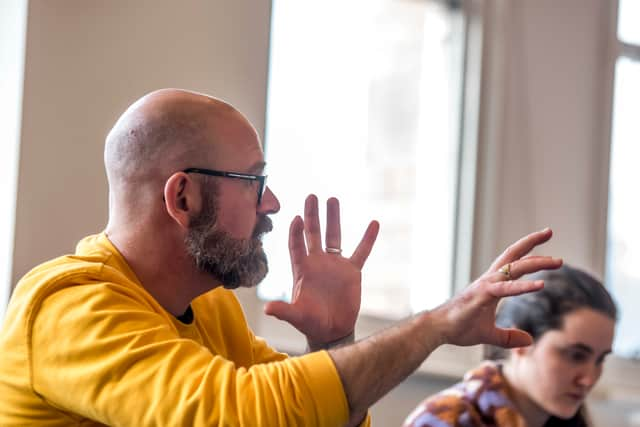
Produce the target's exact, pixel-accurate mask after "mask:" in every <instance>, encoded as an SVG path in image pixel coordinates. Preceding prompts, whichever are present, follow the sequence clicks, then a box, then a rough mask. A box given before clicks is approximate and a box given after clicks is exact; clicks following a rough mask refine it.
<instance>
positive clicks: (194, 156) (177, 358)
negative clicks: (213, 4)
mask: <svg viewBox="0 0 640 427" xmlns="http://www.w3.org/2000/svg"><path fill="white" fill-rule="evenodd" d="M104 160H105V166H106V170H107V177H108V181H109V222H108V224H107V227H106V229H105V230H104V231H103V232H102V233H100V234H97V235H94V236H89V237H87V238H85V239H83V240H82V241H80V243H79V244H78V246H77V248H76V253H75V254H74V255H69V256H63V257H60V258H57V259H54V260H52V261H49V262H47V263H44V264H42V265H40V266H38V267H36V268H35V269H33V270H32V271H31V272H29V273H28V274H27V275H26V276H25V277H24V278H23V279H22V280H21V281H20V282H19V284H18V285H17V287H16V289H15V291H14V294H13V296H12V298H11V302H10V304H9V308H8V312H7V315H6V318H5V322H4V325H3V328H2V332H1V335H0V396H2V399H0V425H2V426H24V425H30V426H33V425H36V426H40V425H41V426H68V425H78V426H80V425H82V426H92V425H111V426H213V425H215V426H220V425H247V426H285V425H301V426H342V425H357V424H360V423H364V424H368V423H369V419H368V417H367V416H366V414H367V410H368V408H369V407H370V406H371V405H372V404H373V403H375V402H376V401H377V400H378V399H380V398H381V397H382V396H384V395H385V394H386V393H387V392H388V391H389V390H391V389H392V388H393V387H395V386H396V385H397V384H399V383H400V382H401V381H402V380H403V379H404V378H406V377H407V376H408V375H409V374H410V373H411V372H413V370H415V369H416V368H417V367H418V366H419V365H420V363H421V362H422V361H423V360H424V359H425V358H427V356H428V355H429V354H430V353H431V352H432V351H433V350H434V349H435V348H437V347H438V346H439V345H441V344H443V343H451V344H457V345H472V344H477V343H489V344H494V345H502V346H507V347H514V346H521V345H527V344H529V343H530V342H531V337H530V336H528V335H527V334H526V333H524V332H522V331H518V330H513V329H499V328H496V327H495V307H496V304H497V303H498V301H499V299H500V298H501V297H504V296H508V295H516V294H520V293H523V292H530V291H534V290H537V289H540V287H541V286H542V283H541V282H531V281H518V280H517V279H518V278H519V277H520V276H522V275H523V274H526V273H531V272H534V271H538V270H540V269H549V268H557V267H559V266H560V265H561V263H562V261H561V260H559V259H554V258H550V257H542V256H535V257H525V255H526V254H527V253H528V252H529V251H531V250H532V249H533V248H534V247H535V246H537V245H539V244H541V243H543V242H545V241H547V240H548V239H549V238H550V237H551V231H550V230H543V231H540V232H537V233H533V234H531V235H529V236H527V237H525V238H523V239H521V240H519V241H518V242H516V243H515V244H513V245H512V246H511V247H510V248H509V249H507V250H506V251H505V252H504V253H503V254H502V255H501V256H500V257H498V259H497V260H496V261H495V262H494V263H493V265H492V266H491V267H490V268H489V270H488V271H487V273H485V274H484V275H483V276H481V277H480V278H479V279H478V280H477V281H476V282H474V283H473V284H472V285H471V286H469V287H468V288H467V290H465V291H464V292H463V293H462V294H460V295H459V296H457V297H456V298H454V299H452V300H451V301H449V302H448V303H446V304H444V305H442V306H441V307H439V308H437V309H435V310H432V311H429V312H423V313H419V314H417V315H416V316H414V317H412V318H410V319H407V320H406V321H404V322H401V323H399V324H398V325H397V326H395V327H393V328H391V329H389V330H387V331H384V332H381V333H379V334H377V335H374V336H372V337H369V338H366V339H364V340H361V341H359V342H355V343H354V342H353V329H354V325H355V321H356V318H357V315H358V311H359V307H360V279H361V274H360V272H361V269H362V267H363V265H364V263H365V261H366V259H367V257H368V255H369V253H370V251H371V249H372V247H373V244H374V241H375V239H376V235H377V232H378V224H377V223H376V222H372V223H371V224H369V226H368V227H367V229H366V230H365V232H364V236H363V238H362V240H361V242H360V243H359V245H358V247H357V248H356V250H355V251H354V253H353V254H352V255H351V256H350V257H347V256H343V255H342V254H341V250H340V243H341V242H340V221H339V207H338V201H337V200H335V199H330V200H329V201H328V202H327V230H326V234H325V238H324V243H325V245H324V248H323V242H322V236H321V232H320V225H319V219H318V202H317V200H316V198H315V197H314V196H310V197H309V198H307V201H306V203H305V208H304V218H301V217H296V218H294V219H293V221H292V223H291V228H290V237H289V249H290V255H291V263H292V270H293V278H294V285H293V286H294V292H293V301H292V302H291V303H284V302H272V303H268V304H267V305H266V307H265V311H266V312H267V314H270V315H274V316H276V317H278V318H279V319H282V320H284V321H287V322H289V323H291V324H292V325H293V326H295V327H296V328H297V329H298V330H300V331H301V332H302V333H303V334H304V335H305V336H306V337H307V343H308V347H309V353H307V354H305V355H303V356H299V357H291V358H289V357H287V356H286V355H285V354H282V353H279V352H277V351H275V350H273V349H272V348H270V347H269V346H268V345H267V344H266V343H265V342H264V341H263V340H262V339H260V338H258V337H256V336H254V334H253V333H252V332H251V330H250V329H249V327H248V326H247V323H246V320H245V318H244V315H243V313H242V310H241V308H240V306H239V304H238V301H237V300H236V298H235V296H234V294H233V292H232V291H231V289H235V288H238V287H253V286H255V285H256V284H258V283H259V282H260V281H261V280H262V279H263V278H264V276H265V274H266V273H267V259H266V256H265V254H264V252H263V249H262V243H261V236H262V235H263V234H264V233H266V232H268V231H270V230H271V221H270V219H269V215H271V214H274V213H276V212H278V210H279V207H280V205H279V202H278V199H277V198H276V196H275V195H274V193H273V192H272V191H271V190H270V189H269V188H268V187H267V186H266V184H265V179H266V176H264V175H263V170H264V167H265V163H264V155H263V151H262V147H261V144H260V141H259V138H258V135H257V133H256V131H255V129H254V128H253V127H252V126H251V124H250V123H249V122H248V121H247V119H246V118H245V117H244V116H243V115H242V114H241V113H240V112H238V111H237V110H236V109H234V108H233V107H232V106H230V105H229V104H227V103H225V102H223V101H220V100H217V99H214V98H211V97H209V96H205V95H202V94H197V93H193V92H187V91H182V90H175V89H165V90H160V91H156V92H153V93H151V94H148V95H146V96H145V97H143V98H142V99H140V100H138V101H137V102H135V103H134V104H133V105H132V106H131V107H130V108H129V109H128V110H127V111H126V112H125V113H124V114H123V115H122V117H120V119H119V120H118V122H117V123H116V124H115V126H114V128H113V129H112V130H111V132H110V133H109V135H108V137H107V141H106V147H105V158H104ZM428 285H429V284H428V283H426V284H425V286H428Z"/></svg>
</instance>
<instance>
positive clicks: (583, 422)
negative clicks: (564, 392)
mask: <svg viewBox="0 0 640 427" xmlns="http://www.w3.org/2000/svg"><path fill="white" fill-rule="evenodd" d="M526 279H532V280H544V289H542V290H540V291H538V292H533V293H529V294H523V295H518V296H515V297H510V298H505V299H504V300H503V301H502V302H501V303H500V305H499V306H498V312H497V314H496V324H497V325H498V326H500V327H503V328H510V327H515V328H519V329H522V330H523V331H526V332H528V333H529V334H531V336H532V337H533V340H534V342H535V341H537V340H538V339H539V338H540V337H541V336H542V335H543V334H544V333H545V332H547V331H550V330H557V329H562V325H563V320H564V316H565V315H567V314H569V313H571V312H573V311H576V310H579V309H581V308H589V309H592V310H595V311H598V312H600V313H602V314H604V315H605V316H608V317H609V318H611V319H613V320H614V321H615V320H617V317H618V310H617V308H616V304H615V302H614V301H613V299H612V298H611V295H609V292H607V290H606V289H605V287H604V286H603V285H602V283H601V282H600V281H599V280H597V279H596V278H594V277H593V276H591V275H590V274H588V273H586V272H584V271H582V270H578V269H575V268H572V267H570V266H568V265H563V266H562V267H561V268H559V269H558V270H551V271H543V272H540V273H537V274H533V275H530V276H528V277H526ZM506 355H507V353H506V352H505V350H504V349H502V348H498V347H492V346H490V347H489V348H488V349H487V351H486V354H485V356H486V358H488V359H502V358H504V357H505V356H506ZM587 418H588V417H587V416H586V412H585V409H584V407H582V408H580V410H579V411H578V412H577V413H576V415H574V416H573V417H572V418H571V419H569V420H562V419H559V418H556V417H551V418H550V419H549V420H548V421H547V423H546V424H545V427H552V426H553V427H555V426H567V427H568V426H571V427H581V426H587V425H588V421H587Z"/></svg>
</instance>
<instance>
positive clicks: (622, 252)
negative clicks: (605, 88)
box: [606, 0, 640, 358]
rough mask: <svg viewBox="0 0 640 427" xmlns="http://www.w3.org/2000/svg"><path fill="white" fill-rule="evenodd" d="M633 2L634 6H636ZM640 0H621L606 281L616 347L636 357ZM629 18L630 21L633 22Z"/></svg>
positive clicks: (639, 349)
mask: <svg viewBox="0 0 640 427" xmlns="http://www.w3.org/2000/svg"><path fill="white" fill-rule="evenodd" d="M634 8H635V9H634ZM638 16H640V2H638V1H637V0H631V1H629V0H627V1H625V0H621V1H620V6H619V22H618V37H619V40H620V46H619V52H620V56H619V57H618V61H617V64H616V70H615V90H614V103H613V126H612V146H611V163H610V172H609V174H610V179H609V216H608V233H607V235H608V237H607V264H606V270H607V272H606V282H607V284H608V286H609V287H610V288H611V290H612V291H613V294H614V297H615V299H616V301H617V302H618V306H619V308H620V312H621V313H620V314H621V316H620V322H619V324H618V328H617V330H616V342H615V344H614V348H615V351H616V353H618V354H620V355H622V356H625V357H636V358H638V357H640V334H638V330H637V329H638V325H640V311H639V310H638V308H637V302H638V301H640V221H639V220H638V219H639V218H640V200H639V199H638V193H637V188H638V181H640V172H639V170H640V169H639V168H638V163H639V162H640V128H639V127H638V117H637V116H638V111H640V31H639V30H638V28H639V27H638V25H637V18H638ZM632 21H633V24H632Z"/></svg>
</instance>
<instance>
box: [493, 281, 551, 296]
mask: <svg viewBox="0 0 640 427" xmlns="http://www.w3.org/2000/svg"><path fill="white" fill-rule="evenodd" d="M489 286H490V288H489V293H490V294H491V295H492V296H493V297H496V298H504V297H511V296H514V295H520V294H526V293H527V292H535V291H539V290H540V289H542V288H544V281H542V280H509V281H507V282H496V283H491V284H490V285H489Z"/></svg>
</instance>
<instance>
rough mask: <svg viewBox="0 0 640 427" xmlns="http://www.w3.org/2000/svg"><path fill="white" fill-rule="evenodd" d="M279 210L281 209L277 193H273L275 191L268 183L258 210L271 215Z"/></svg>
mask: <svg viewBox="0 0 640 427" xmlns="http://www.w3.org/2000/svg"><path fill="white" fill-rule="evenodd" d="M279 210H280V202H279V201H278V198H277V197H276V195H275V194H273V191H271V188H269V186H268V185H267V186H266V188H265V189H264V194H263V195H262V200H261V201H260V204H259V205H258V212H259V213H262V214H265V215H269V214H274V213H277V212H278V211H279Z"/></svg>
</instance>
